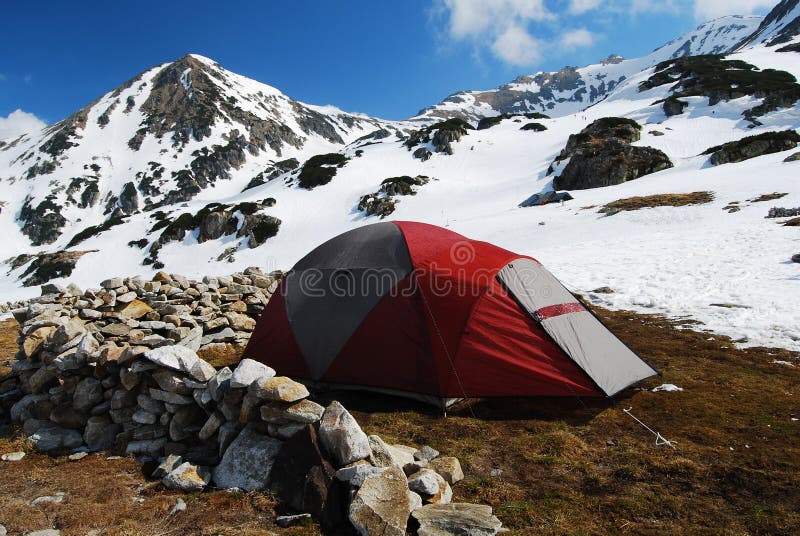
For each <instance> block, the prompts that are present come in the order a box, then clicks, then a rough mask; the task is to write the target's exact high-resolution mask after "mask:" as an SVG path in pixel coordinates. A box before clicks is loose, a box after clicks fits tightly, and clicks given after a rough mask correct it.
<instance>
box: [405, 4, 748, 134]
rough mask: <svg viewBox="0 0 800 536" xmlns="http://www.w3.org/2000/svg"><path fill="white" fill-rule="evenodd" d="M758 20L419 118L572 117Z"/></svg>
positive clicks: (724, 23)
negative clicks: (639, 76) (648, 72)
mask: <svg viewBox="0 0 800 536" xmlns="http://www.w3.org/2000/svg"><path fill="white" fill-rule="evenodd" d="M762 20H763V18H762V17H756V16H748V17H742V16H729V17H721V18H718V19H714V20H712V21H709V22H707V23H705V24H702V25H700V26H699V27H697V28H696V29H695V30H692V31H691V32H687V33H686V34H684V35H682V36H680V37H679V38H677V39H674V40H672V41H670V42H669V43H667V44H665V45H663V46H661V47H659V48H657V49H656V50H654V51H653V52H651V53H650V54H648V55H647V56H644V57H642V58H636V59H630V60H626V59H623V58H622V57H621V56H618V55H611V56H609V57H607V58H606V59H604V60H603V61H601V62H600V63H596V64H593V65H588V66H586V67H569V66H567V67H564V68H563V69H561V70H560V71H556V72H539V73H536V74H532V75H526V76H520V77H518V78H516V79H515V80H513V81H512V82H509V83H508V84H504V85H502V86H500V87H498V88H495V89H490V90H488V91H461V92H459V93H455V94H453V95H450V96H449V97H447V98H446V99H445V100H443V101H442V102H440V103H439V104H436V105H434V106H432V107H430V108H426V109H424V110H421V111H420V113H419V115H420V116H422V117H443V118H448V117H454V116H457V117H462V118H464V119H468V120H477V119H479V118H481V117H485V116H490V115H498V114H508V113H525V112H528V113H530V112H538V113H544V114H547V115H549V116H551V117H560V116H563V115H567V114H571V113H575V112H577V111H579V110H582V109H584V108H586V107H587V106H590V105H592V104H594V103H597V102H599V101H601V100H603V99H604V98H606V96H607V95H609V94H610V93H611V92H612V91H614V89H615V88H616V87H617V86H618V85H619V84H620V83H621V82H622V81H624V80H626V79H627V78H629V77H631V76H633V75H635V74H636V73H638V72H640V71H642V70H643V69H646V68H648V67H652V66H653V65H656V64H657V63H659V62H662V61H664V60H668V59H670V58H678V57H682V56H697V55H700V54H723V53H725V52H728V51H730V50H731V49H733V48H734V47H736V46H737V45H738V44H739V43H741V42H742V41H743V39H745V38H746V37H747V36H749V35H751V34H752V33H753V32H754V31H755V30H756V28H758V26H759V23H761V22H762Z"/></svg>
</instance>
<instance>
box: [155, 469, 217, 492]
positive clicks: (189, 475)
mask: <svg viewBox="0 0 800 536" xmlns="http://www.w3.org/2000/svg"><path fill="white" fill-rule="evenodd" d="M210 480H211V475H210V474H209V472H208V470H206V469H204V468H201V467H197V466H195V465H192V464H191V463H189V462H184V463H182V464H180V465H179V466H177V467H176V468H175V469H173V470H172V471H170V472H169V473H168V474H167V475H166V476H164V478H163V479H162V480H161V482H162V483H163V484H164V486H165V487H167V488H169V489H176V490H179V491H183V492H185V493H195V492H198V491H203V489H205V487H206V486H207V485H208V483H209V481H210Z"/></svg>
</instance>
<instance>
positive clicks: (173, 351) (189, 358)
mask: <svg viewBox="0 0 800 536" xmlns="http://www.w3.org/2000/svg"><path fill="white" fill-rule="evenodd" d="M144 357H145V358H147V359H149V360H150V361H152V362H153V363H155V364H157V365H160V366H162V367H167V368H171V369H173V370H177V371H178V372H183V373H186V374H189V375H190V376H192V377H193V378H194V379H196V380H198V381H201V382H207V381H208V380H210V379H211V378H213V377H214V375H215V374H216V373H217V371H216V370H215V369H214V367H212V366H211V365H209V364H208V363H206V362H205V361H203V360H202V359H200V358H199V357H197V354H196V353H195V352H194V351H192V350H191V349H189V348H187V347H186V346H179V345H177V346H162V347H160V348H155V349H153V350H148V351H147V352H145V354H144Z"/></svg>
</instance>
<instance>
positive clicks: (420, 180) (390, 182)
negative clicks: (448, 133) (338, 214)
mask: <svg viewBox="0 0 800 536" xmlns="http://www.w3.org/2000/svg"><path fill="white" fill-rule="evenodd" d="M426 150H427V149H426ZM429 180H430V179H429V178H428V177H427V176H425V175H417V176H416V177H409V176H408V175H404V176H402V177H390V178H388V179H385V180H383V181H382V182H381V187H380V189H379V190H378V191H377V192H375V193H372V194H367V195H364V196H362V197H361V199H360V200H359V202H358V210H360V211H363V212H364V213H366V215H367V216H373V215H375V216H380V217H381V219H383V218H385V217H386V216H388V215H389V214H391V213H392V212H394V209H395V207H396V205H397V203H399V200H397V199H395V197H397V196H404V195H417V190H416V187H418V186H423V185H425V184H428V181H429Z"/></svg>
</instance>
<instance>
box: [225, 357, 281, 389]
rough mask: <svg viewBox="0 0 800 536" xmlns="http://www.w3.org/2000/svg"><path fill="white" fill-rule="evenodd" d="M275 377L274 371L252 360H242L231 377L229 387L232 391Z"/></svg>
mask: <svg viewBox="0 0 800 536" xmlns="http://www.w3.org/2000/svg"><path fill="white" fill-rule="evenodd" d="M274 376H275V371H274V370H273V369H272V368H270V367H268V366H267V365H265V364H263V363H259V362H258V361H255V360H253V359H247V358H245V359H242V360H241V361H239V364H238V365H236V369H235V370H234V371H233V376H231V383H230V386H231V387H232V388H234V389H237V388H243V387H250V385H251V384H252V383H253V382H259V383H261V382H263V381H265V380H268V379H269V378H272V377H274Z"/></svg>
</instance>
